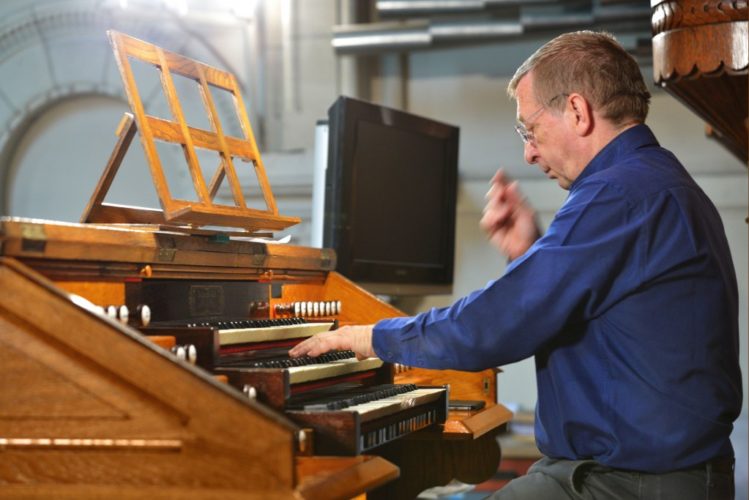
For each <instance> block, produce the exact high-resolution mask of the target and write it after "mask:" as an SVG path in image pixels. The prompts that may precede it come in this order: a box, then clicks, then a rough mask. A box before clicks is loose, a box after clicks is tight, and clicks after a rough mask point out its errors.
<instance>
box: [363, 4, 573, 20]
mask: <svg viewBox="0 0 749 500" xmlns="http://www.w3.org/2000/svg"><path fill="white" fill-rule="evenodd" d="M548 3H559V2H554V1H553V0H377V3H376V9H377V13H378V15H380V16H382V17H405V16H411V15H416V16H432V15H440V14H466V13H477V12H484V11H487V10H490V9H492V8H499V7H507V6H519V5H532V4H548Z"/></svg>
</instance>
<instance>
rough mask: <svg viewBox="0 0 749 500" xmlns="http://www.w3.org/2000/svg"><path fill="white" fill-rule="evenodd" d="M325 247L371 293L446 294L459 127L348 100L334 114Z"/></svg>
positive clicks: (330, 117) (449, 283)
mask: <svg viewBox="0 0 749 500" xmlns="http://www.w3.org/2000/svg"><path fill="white" fill-rule="evenodd" d="M328 124H329V136H328V137H329V144H328V168H327V172H326V180H325V218H324V228H323V244H324V246H326V247H331V248H333V249H335V250H336V253H337V255H338V267H337V269H338V271H339V272H341V273H342V274H343V275H344V276H347V277H348V278H349V279H351V280H353V281H356V282H357V283H359V284H361V285H362V286H364V287H365V288H367V289H369V290H370V291H372V292H373V293H384V294H391V295H407V294H425V293H449V292H450V291H451V289H452V279H453V258H454V246H455V204H456V197H457V172H458V139H459V129H458V128H457V127H454V126H452V125H447V124H445V123H442V122H439V121H435V120H432V119H429V118H425V117H421V116H417V115H414V114H411V113H406V112H403V111H398V110H395V109H391V108H386V107H384V106H379V105H376V104H372V103H368V102H365V101H360V100H357V99H353V98H350V97H341V98H339V99H338V100H337V101H336V102H335V103H334V104H333V106H331V108H330V110H329V111H328Z"/></svg>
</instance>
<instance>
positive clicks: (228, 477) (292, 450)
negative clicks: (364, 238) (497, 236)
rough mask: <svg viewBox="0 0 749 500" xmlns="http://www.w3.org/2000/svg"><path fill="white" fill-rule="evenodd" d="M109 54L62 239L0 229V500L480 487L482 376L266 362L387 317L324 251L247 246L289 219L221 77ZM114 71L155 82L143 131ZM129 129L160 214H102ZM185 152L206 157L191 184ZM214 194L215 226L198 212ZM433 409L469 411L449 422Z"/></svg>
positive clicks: (140, 113) (132, 47) (51, 233)
mask: <svg viewBox="0 0 749 500" xmlns="http://www.w3.org/2000/svg"><path fill="white" fill-rule="evenodd" d="M110 38H111V40H112V43H113V46H114V49H115V55H116V57H117V61H118V64H119V65H120V70H121V72H122V74H123V80H124V82H125V86H126V90H127V93H128V98H129V100H130V105H131V108H132V109H133V112H134V116H130V115H127V116H126V118H125V119H124V120H123V123H122V124H121V127H120V129H119V132H118V133H119V141H118V142H117V145H116V146H115V151H114V152H113V153H112V156H111V158H110V160H109V163H108V165H107V166H106V168H105V171H104V174H103V175H102V178H101V180H100V181H99V184H98V186H97V188H96V191H95V193H94V195H93V196H92V198H91V201H90V202H89V205H88V206H87V208H86V211H85V212H84V214H83V217H82V220H81V223H77V224H72V223H59V222H51V221H39V220H30V219H18V218H2V219H0V245H1V249H2V250H1V256H0V286H1V287H2V293H0V375H1V376H2V380H3V383H2V384H3V389H2V391H0V488H2V490H3V493H4V494H8V495H10V496H47V495H56V496H63V497H65V496H68V497H72V498H85V497H101V496H105V495H114V496H118V497H134V498H135V497H138V498H140V497H143V496H144V495H148V496H155V497H176V496H180V497H187V498H190V497H195V498H211V497H217V498H218V497H221V498H232V497H249V498H255V497H256V498H326V499H327V498H350V497H353V496H356V495H359V494H362V493H365V492H368V494H369V495H371V496H372V497H373V498H378V497H386V496H387V497H394V498H413V497H414V496H415V495H416V494H418V492H420V491H421V490H423V489H425V488H427V487H430V486H433V485H439V484H445V483H446V482H448V481H449V480H450V479H452V478H458V479H461V480H464V481H466V482H480V481H482V480H484V479H486V478H488V477H490V476H491V475H492V474H493V473H494V472H495V471H496V470H497V465H498V462H499V458H500V452H499V448H498V445H497V443H496V439H495V435H496V433H497V432H498V431H499V430H500V429H501V428H502V427H503V426H504V424H505V423H506V422H507V421H508V420H509V418H510V413H509V412H508V411H507V410H506V409H505V408H504V407H502V406H501V405H497V404H496V399H495V385H494V384H495V382H494V380H495V379H494V372H493V371H492V370H487V371H485V372H481V373H477V374H464V373H459V372H451V371H447V372H437V371H430V370H409V369H405V368H403V367H399V368H398V370H397V372H398V373H395V371H396V370H395V369H394V367H393V366H390V365H388V364H384V363H382V362H381V361H380V360H377V359H369V360H363V361H358V360H356V359H355V358H352V357H351V355H350V354H349V353H337V354H336V355H335V356H334V357H332V358H325V359H320V360H298V361H292V360H289V359H288V356H284V353H285V351H287V350H288V348H289V347H290V346H291V345H293V344H294V343H295V342H298V341H299V340H300V339H301V338H304V337H305V336H308V335H312V334H314V333H315V332H316V331H322V330H324V329H329V328H331V327H333V326H335V325H343V324H368V323H372V322H375V321H377V320H379V319H381V318H385V317H392V316H395V315H400V314H401V313H400V312H399V311H398V310H396V309H394V308H393V307H391V306H389V305H388V304H385V303H383V302H381V301H379V300H378V299H377V298H375V297H374V296H372V295H370V294H369V293H367V292H365V291H364V290H362V289H360V288H359V287H358V286H356V285H355V284H354V283H352V282H350V281H348V280H346V279H345V278H344V277H343V276H341V275H339V274H337V273H336V272H335V271H334V269H335V254H334V253H333V252H332V251H330V250H325V249H313V248H304V247H295V246H290V245H285V244H277V243H273V242H269V241H267V240H261V239H258V238H257V236H258V235H260V236H264V235H265V236H267V234H268V233H267V232H268V231H272V230H277V229H281V228H283V227H287V226H288V225H290V224H293V223H295V222H296V220H295V219H293V218H290V217H285V216H282V215H279V214H278V211H277V209H276V206H275V201H274V200H273V195H272V193H271V191H270V186H269V185H268V183H267V179H266V178H265V171H264V167H263V165H262V161H261V160H260V156H259V153H258V151H257V147H256V145H255V142H254V139H253V138H252V130H251V128H250V126H249V123H248V122H247V121H246V116H245V113H244V108H243V104H242V102H241V96H239V93H238V90H237V85H236V81H235V80H234V77H233V76H232V75H230V74H227V73H223V72H220V71H219V70H216V69H215V68H210V67H207V66H205V65H202V64H200V63H197V62H196V61H192V60H189V59H186V58H184V57H181V56H179V55H177V54H173V53H170V52H168V51H164V50H162V49H160V48H158V47H155V46H152V45H150V44H147V43H145V42H142V41H140V40H136V39H134V38H131V37H128V36H125V35H122V34H119V33H110ZM131 58H138V59H141V60H145V61H146V62H148V63H150V64H152V65H154V66H156V67H157V68H158V69H159V71H160V72H161V73H162V75H161V81H162V84H163V86H164V91H165V93H166V95H167V97H168V98H169V103H170V106H171V110H172V114H173V116H174V117H175V121H174V122H170V121H167V120H163V119H160V118H155V117H153V116H150V115H147V114H146V113H145V110H144V109H143V107H142V104H141V102H140V99H139V96H138V94H137V87H136V85H135V83H134V82H133V81H132V80H133V75H132V72H131V70H130V68H129V60H130V59H131ZM171 72H174V73H178V74H180V75H182V76H187V77H189V78H191V79H193V80H194V81H195V82H196V83H197V84H198V85H199V86H200V88H201V95H202V97H203V99H204V104H205V107H206V109H207V110H208V113H209V118H210V122H211V126H212V130H211V131H205V130H198V129H195V128H192V127H189V126H188V125H187V124H186V123H185V120H184V116H183V113H182V110H181V108H180V104H179V101H178V99H177V98H176V92H175V90H174V85H173V83H172V79H171V76H170V73H171ZM212 87H220V88H221V89H224V90H227V91H229V92H231V93H232V94H233V97H234V99H235V103H236V105H237V112H238V115H239V116H240V121H241V123H242V130H243V134H244V137H243V138H233V137H229V136H226V135H224V133H223V132H222V129H221V125H220V122H219V120H218V117H217V115H216V112H215V105H214V103H213V101H212V98H211V92H212ZM136 132H137V133H139V134H140V138H141V142H142V144H143V146H144V150H145V151H146V157H147V158H148V160H149V165H150V168H151V174H152V177H153V180H154V185H155V187H156V189H157V193H158V195H159V199H160V202H161V206H162V209H163V210H161V211H159V210H153V209H143V208H138V207H126V206H118V205H110V204H106V203H105V202H104V198H105V195H106V192H107V190H108V189H109V186H110V185H111V183H112V180H113V178H114V176H115V175H116V173H117V170H118V168H119V166H120V162H121V161H122V157H123V156H124V153H125V150H126V149H127V147H128V146H129V144H130V142H131V141H132V139H133V138H134V137H135V135H136ZM155 140H162V141H172V142H175V143H178V144H180V145H181V146H182V147H183V148H184V151H185V158H186V160H187V163H188V168H189V169H190V173H191V177H192V179H193V182H194V185H195V188H196V192H197V193H198V197H199V200H198V201H197V202H192V203H188V202H184V201H183V200H178V199H173V198H172V197H171V195H170V192H169V189H168V188H167V186H166V181H165V178H164V176H163V172H162V170H161V165H160V162H159V158H158V154H157V152H156V148H155V147H154V141H155ZM195 147H200V148H205V149H210V150H213V151H216V152H217V153H218V157H219V166H218V168H217V170H216V172H215V173H214V175H213V177H212V179H211V181H210V183H206V182H205V179H203V177H202V172H201V170H200V166H199V165H198V164H197V157H196V156H195V152H194V148H195ZM236 157H238V158H241V159H244V160H247V161H249V162H251V163H252V165H253V167H254V169H255V172H256V174H257V176H258V180H259V185H260V187H261V189H262V191H263V198H264V200H265V202H266V205H267V210H258V209H253V208H249V207H248V206H247V204H246V203H245V200H244V197H243V193H242V189H241V187H240V186H239V185H238V180H237V176H236V172H235V171H234V165H233V159H234V158H236ZM224 180H228V182H229V187H230V190H231V192H232V197H233V201H234V204H233V205H231V206H229V207H226V206H223V205H219V204H217V203H215V202H214V197H215V196H216V194H217V192H218V188H219V186H220V185H221V183H222V182H223V181H224ZM205 225H211V226H228V227H235V228H236V227H239V228H241V230H237V231H233V232H231V231H228V232H227V231H217V230H213V229H204V228H201V226H205ZM446 384H449V385H450V392H449V393H448V390H447V389H446V388H445V385H446ZM448 394H450V395H451V396H452V397H454V398H456V399H483V400H485V401H486V408H485V409H484V410H482V411H478V412H456V411H448V407H447V398H448ZM399 476H400V477H399Z"/></svg>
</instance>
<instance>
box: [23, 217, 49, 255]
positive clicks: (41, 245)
mask: <svg viewBox="0 0 749 500" xmlns="http://www.w3.org/2000/svg"><path fill="white" fill-rule="evenodd" d="M46 247H47V233H46V232H45V231H44V226H43V225H41V224H21V250H22V251H24V252H39V253H44V250H45V248H46Z"/></svg>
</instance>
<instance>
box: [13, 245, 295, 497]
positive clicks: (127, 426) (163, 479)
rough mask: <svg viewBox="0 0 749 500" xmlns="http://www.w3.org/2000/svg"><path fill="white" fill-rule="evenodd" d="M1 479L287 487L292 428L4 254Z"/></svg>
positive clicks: (291, 476)
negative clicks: (84, 307) (91, 310)
mask: <svg viewBox="0 0 749 500" xmlns="http://www.w3.org/2000/svg"><path fill="white" fill-rule="evenodd" d="M0 286H2V289H3V291H4V293H3V294H0V378H2V380H3V391H2V392H1V393H0V436H1V437H0V484H37V485H42V484H57V483H60V484H67V483H76V484H79V485H128V486H145V485H153V484H159V485H166V486H169V485H171V486H184V485H186V484H189V485H191V486H194V487H196V488H201V487H208V488H240V489H246V490H247V491H266V490H277V491H284V490H285V491H291V490H292V489H293V485H294V483H295V477H294V475H295V472H294V467H295V465H294V459H293V457H294V452H293V450H294V446H295V444H294V435H295V430H296V428H295V426H293V425H292V424H291V423H290V422H288V421H287V420H286V419H285V418H284V417H282V416H280V415H278V414H276V413H274V412H271V411H270V410H267V409H265V408H262V407H260V406H258V405H254V404H252V403H251V402H249V401H246V400H245V399H243V398H242V397H241V395H239V394H238V393H237V392H236V391H233V390H232V389H229V388H227V387H225V386H222V385H220V384H218V383H216V382H214V381H213V380H212V379H211V378H210V377H209V376H207V374H204V373H202V372H200V371H198V370H196V369H193V368H191V367H189V366H188V365H187V364H185V363H181V362H178V361H177V360H176V358H174V357H173V356H171V355H169V354H167V353H165V352H164V351H163V350H162V349H160V348H157V347H155V346H152V345H151V344H150V343H149V342H147V341H146V340H144V339H142V338H140V336H139V335H138V334H137V333H135V332H134V331H132V330H129V329H126V328H124V327H122V326H120V325H119V324H117V323H115V322H113V321H110V320H108V319H106V318H103V317H99V316H98V315H96V314H94V313H91V312H89V311H87V310H85V309H83V308H81V307H79V306H78V305H76V304H75V303H73V302H72V301H71V300H70V299H69V298H68V297H67V296H66V295H65V294H63V293H62V292H60V291H59V290H57V289H55V288H54V287H53V286H52V284H51V283H49V282H47V281H46V280H44V279H43V278H41V277H40V276H38V275H36V274H35V273H33V272H32V271H30V270H28V268H25V267H24V266H21V265H20V264H18V263H16V262H13V261H11V260H8V259H2V260H0Z"/></svg>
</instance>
